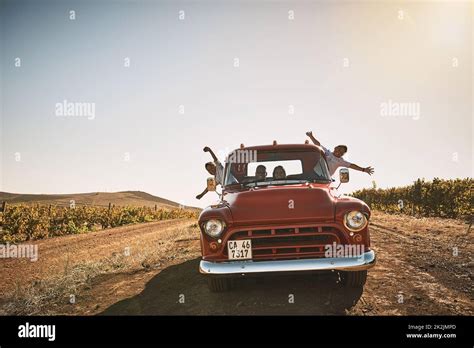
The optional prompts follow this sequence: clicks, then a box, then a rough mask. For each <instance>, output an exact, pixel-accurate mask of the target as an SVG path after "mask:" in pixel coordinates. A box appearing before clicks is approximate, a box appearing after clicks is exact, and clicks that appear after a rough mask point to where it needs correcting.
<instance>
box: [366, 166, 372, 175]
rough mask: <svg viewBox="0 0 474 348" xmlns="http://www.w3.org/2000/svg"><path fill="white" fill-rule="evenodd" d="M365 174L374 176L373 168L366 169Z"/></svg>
mask: <svg viewBox="0 0 474 348" xmlns="http://www.w3.org/2000/svg"><path fill="white" fill-rule="evenodd" d="M364 172H365V173H367V174H369V175H372V174H374V168H372V167H367V168H364Z"/></svg>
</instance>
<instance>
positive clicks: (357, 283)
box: [341, 271, 367, 288]
mask: <svg viewBox="0 0 474 348" xmlns="http://www.w3.org/2000/svg"><path fill="white" fill-rule="evenodd" d="M341 280H342V285H343V286H344V287H346V288H358V287H363V286H364V285H365V282H366V281H367V271H352V272H341Z"/></svg>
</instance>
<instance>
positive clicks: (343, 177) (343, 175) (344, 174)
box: [339, 168, 349, 184]
mask: <svg viewBox="0 0 474 348" xmlns="http://www.w3.org/2000/svg"><path fill="white" fill-rule="evenodd" d="M339 181H340V182H341V183H342V184H345V183H346V182H349V169H347V168H341V169H340V170H339Z"/></svg>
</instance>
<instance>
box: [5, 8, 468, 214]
mask: <svg viewBox="0 0 474 348" xmlns="http://www.w3.org/2000/svg"><path fill="white" fill-rule="evenodd" d="M70 11H74V12H70ZM180 11H184V12H180ZM74 16H75V19H72V17H74ZM472 48H473V3H472V2H428V1H423V2H421V1H420V2H397V1H383V2H365V1H356V2H342V1H335V2H329V1H258V2H257V1H47V0H44V1H43V0H35V1H22V0H15V1H1V47H0V49H1V55H0V58H1V92H2V94H1V99H0V101H1V116H2V128H1V137H2V139H1V155H2V161H1V164H2V167H1V171H0V173H1V187H0V190H2V191H8V192H19V193H70V192H94V191H109V192H111V191H121V190H142V191H146V192H149V193H151V194H155V195H158V196H162V197H165V198H168V199H171V200H174V201H178V202H180V203H183V204H186V205H194V206H205V205H207V204H209V203H210V202H212V201H214V200H215V199H216V198H217V196H216V195H215V194H214V193H209V194H208V195H207V196H206V198H203V199H202V200H201V201H197V200H196V199H195V198H194V197H195V195H196V194H198V193H200V192H201V191H202V189H203V188H204V187H205V179H206V177H207V176H208V174H207V172H206V171H205V169H204V163H205V162H206V161H208V160H210V157H209V155H208V154H206V153H204V152H202V148H203V147H204V146H206V145H208V146H210V147H211V148H213V149H214V150H215V151H216V152H217V153H218V154H219V155H220V156H223V155H224V153H225V152H226V151H230V150H232V149H233V148H236V147H238V146H239V145H240V144H241V143H244V144H246V145H259V144H268V143H271V142H272V141H273V140H274V139H276V140H277V141H278V142H279V143H295V142H303V141H304V140H305V139H306V137H305V132H306V131H307V130H313V133H314V134H315V136H316V137H317V138H318V139H319V140H320V141H321V142H322V143H323V144H324V145H326V146H327V147H331V148H332V147H333V146H335V145H338V144H346V145H347V146H348V147H349V151H348V153H347V155H346V156H345V158H346V159H347V160H349V161H352V162H354V163H356V164H358V165H361V166H368V165H371V166H373V167H374V168H375V174H374V175H373V176H372V177H370V176H369V175H367V174H364V173H360V172H356V171H351V182H350V183H348V184H345V185H344V186H343V190H344V191H345V192H351V191H352V190H355V189H359V188H363V187H370V186H371V185H372V180H375V181H376V183H377V185H378V186H379V187H388V186H398V185H406V184H410V183H411V182H412V181H413V180H415V179H417V178H419V177H425V178H426V179H432V178H433V177H435V176H436V177H441V178H457V177H469V176H472V168H473V167H472V165H473V144H472V133H473V122H472V116H473V87H472V82H473V70H472V63H473V51H472ZM18 58H19V59H18ZM128 65H129V66H128ZM64 100H66V101H67V102H74V103H89V104H88V105H94V107H95V110H94V111H95V112H94V115H93V117H85V116H64V115H63V116H61V115H58V114H57V104H58V103H63V101H64ZM404 103H405V104H404ZM407 105H408V106H410V109H406V108H404V107H406V106H407ZM387 108H388V110H389V111H388V112H386V111H387ZM397 108H398V111H397ZM383 110H385V111H383ZM400 110H401V111H400ZM407 110H408V111H407Z"/></svg>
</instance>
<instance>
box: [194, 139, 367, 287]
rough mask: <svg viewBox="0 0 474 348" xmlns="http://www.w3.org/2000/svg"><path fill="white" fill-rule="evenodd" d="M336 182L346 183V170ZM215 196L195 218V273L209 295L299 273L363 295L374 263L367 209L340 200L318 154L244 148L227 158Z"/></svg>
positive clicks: (294, 148)
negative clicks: (239, 280) (240, 281)
mask: <svg viewBox="0 0 474 348" xmlns="http://www.w3.org/2000/svg"><path fill="white" fill-rule="evenodd" d="M282 168H283V171H282ZM339 175H340V182H341V183H344V182H348V181H349V171H348V169H346V168H343V169H341V170H340V172H339ZM208 183H209V189H210V190H215V182H213V179H212V178H210V179H208ZM213 185H214V186H213ZM219 196H220V200H219V202H217V203H216V204H215V205H211V206H209V207H207V208H205V209H204V210H203V211H202V212H201V214H200V217H199V227H200V230H201V236H200V241H201V251H202V260H201V262H200V267H199V269H200V272H201V273H202V274H205V275H206V276H207V278H208V284H209V288H210V290H211V291H226V290H229V289H230V288H232V287H233V284H234V283H235V282H234V280H235V278H236V277H242V275H244V276H245V275H260V274H261V275H263V274H266V273H274V272H281V273H287V272H303V271H310V272H323V271H332V272H334V271H336V272H338V273H339V276H340V277H339V279H340V280H341V281H340V283H342V284H343V285H344V286H346V287H360V288H363V286H364V284H365V281H366V277H367V269H369V268H370V267H372V266H374V265H375V261H376V258H375V253H374V251H373V250H372V249H371V248H370V236H369V229H368V220H369V218H370V209H369V207H368V206H367V205H366V204H365V203H364V202H363V201H361V200H359V199H356V198H353V197H349V196H342V195H340V194H339V193H338V191H337V188H336V187H335V183H334V180H332V179H331V177H330V175H329V171H328V167H327V162H326V158H325V155H324V151H323V150H322V149H321V148H320V147H318V146H315V145H310V144H308V143H305V144H285V145H280V144H277V143H276V142H275V141H274V142H273V144H272V145H263V146H252V147H245V146H244V145H241V147H240V149H237V150H234V151H233V152H231V154H229V156H228V157H227V158H226V163H225V177H224V182H223V185H222V192H221V193H220V195H219Z"/></svg>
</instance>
